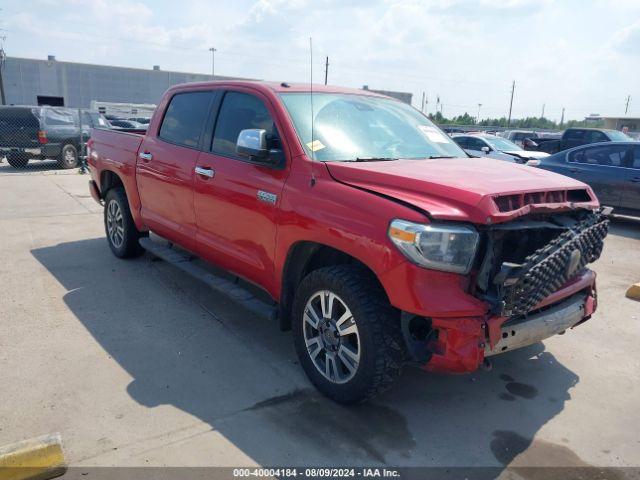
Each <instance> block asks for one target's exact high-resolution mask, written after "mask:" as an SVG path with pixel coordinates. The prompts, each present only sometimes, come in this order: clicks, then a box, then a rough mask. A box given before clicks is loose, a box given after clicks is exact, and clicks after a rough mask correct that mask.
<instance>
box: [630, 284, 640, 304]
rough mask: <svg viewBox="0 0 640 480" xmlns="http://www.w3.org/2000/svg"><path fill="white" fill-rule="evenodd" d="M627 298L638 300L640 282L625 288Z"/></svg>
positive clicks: (639, 298) (639, 297) (639, 296)
mask: <svg viewBox="0 0 640 480" xmlns="http://www.w3.org/2000/svg"><path fill="white" fill-rule="evenodd" d="M627 298H632V299H634V300H640V283H636V284H635V285H631V286H630V287H629V290H627Z"/></svg>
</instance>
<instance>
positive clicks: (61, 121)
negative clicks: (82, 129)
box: [44, 108, 78, 127]
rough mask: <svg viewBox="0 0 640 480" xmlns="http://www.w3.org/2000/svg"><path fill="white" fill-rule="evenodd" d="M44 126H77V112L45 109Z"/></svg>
mask: <svg viewBox="0 0 640 480" xmlns="http://www.w3.org/2000/svg"><path fill="white" fill-rule="evenodd" d="M44 112H45V115H44V117H45V124H46V125H48V126H66V127H69V126H74V125H76V124H77V119H78V112H75V111H73V110H65V109H62V108H45V109H44Z"/></svg>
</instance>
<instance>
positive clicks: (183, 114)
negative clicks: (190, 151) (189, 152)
mask: <svg viewBox="0 0 640 480" xmlns="http://www.w3.org/2000/svg"><path fill="white" fill-rule="evenodd" d="M211 96H212V93H211V92H188V93H178V94H176V95H174V96H173V98H172V99H171V102H170V103H169V107H167V112H166V113H165V115H164V119H163V120H162V125H161V126H160V133H159V134H158V136H159V137H160V138H161V139H163V140H166V141H168V142H171V143H176V144H178V145H184V146H186V147H197V146H198V143H199V142H200V134H201V132H202V128H203V126H204V123H205V121H206V119H207V115H208V114H209V103H210V100H211Z"/></svg>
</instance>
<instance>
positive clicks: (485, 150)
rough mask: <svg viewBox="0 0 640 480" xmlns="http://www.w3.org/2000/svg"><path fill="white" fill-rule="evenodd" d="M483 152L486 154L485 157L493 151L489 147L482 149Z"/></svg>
mask: <svg viewBox="0 0 640 480" xmlns="http://www.w3.org/2000/svg"><path fill="white" fill-rule="evenodd" d="M481 150H482V151H483V152H484V154H485V155H486V154H487V153H489V152H490V151H491V149H490V148H489V147H482V148H481Z"/></svg>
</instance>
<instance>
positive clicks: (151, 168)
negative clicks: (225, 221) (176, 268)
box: [136, 138, 199, 250]
mask: <svg viewBox="0 0 640 480" xmlns="http://www.w3.org/2000/svg"><path fill="white" fill-rule="evenodd" d="M140 153H142V154H150V155H151V159H150V160H145V159H143V158H139V159H138V163H137V167H136V168H137V182H138V191H139V193H140V198H141V203H142V209H141V212H140V213H141V215H142V218H143V220H144V222H145V224H147V225H148V226H149V228H150V229H151V230H153V231H155V232H156V233H158V234H159V235H162V236H163V237H166V238H168V239H170V240H172V241H174V242H176V243H178V244H180V245H182V246H183V247H184V248H187V249H189V250H193V249H194V247H195V243H194V239H195V231H196V219H195V213H194V206H193V177H194V169H195V166H196V160H197V158H198V153H199V152H198V151H197V150H195V149H192V148H188V147H181V146H178V145H173V144H171V143H167V142H164V141H162V140H159V139H157V138H146V139H145V141H144V142H143V143H142V146H141V147H140Z"/></svg>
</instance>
